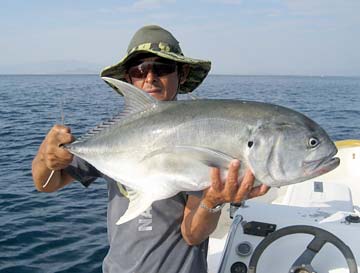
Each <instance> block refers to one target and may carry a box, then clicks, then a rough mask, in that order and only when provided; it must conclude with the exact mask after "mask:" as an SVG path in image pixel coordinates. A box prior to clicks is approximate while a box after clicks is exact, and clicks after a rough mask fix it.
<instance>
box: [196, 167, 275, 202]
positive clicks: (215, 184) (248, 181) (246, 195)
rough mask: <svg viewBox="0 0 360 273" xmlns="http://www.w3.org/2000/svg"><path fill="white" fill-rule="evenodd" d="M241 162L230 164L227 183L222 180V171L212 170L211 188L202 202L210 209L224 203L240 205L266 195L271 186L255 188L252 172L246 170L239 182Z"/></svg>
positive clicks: (205, 192)
mask: <svg viewBox="0 0 360 273" xmlns="http://www.w3.org/2000/svg"><path fill="white" fill-rule="evenodd" d="M239 168H240V161H239V160H233V161H232V162H231V163H230V166H229V171H228V175H227V178H226V181H222V180H221V175H220V169H218V168H212V169H211V175H210V176H211V186H210V187H209V188H208V189H206V190H205V191H204V196H203V199H202V202H203V204H204V205H205V206H207V207H208V208H213V207H215V206H216V205H219V204H223V203H230V202H232V203H240V202H241V201H243V200H245V199H250V198H253V197H257V196H261V195H264V194H265V193H267V192H268V190H269V188H270V187H269V186H266V185H260V186H257V187H254V181H255V177H254V175H253V174H252V173H251V171H250V170H246V173H245V176H244V178H243V179H242V181H241V182H240V183H239V182H238V172H239Z"/></svg>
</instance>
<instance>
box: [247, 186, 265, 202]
mask: <svg viewBox="0 0 360 273" xmlns="http://www.w3.org/2000/svg"><path fill="white" fill-rule="evenodd" d="M269 189H270V187H269V186H267V185H265V184H262V185H260V186H257V187H254V188H253V189H252V190H251V191H250V192H249V194H248V196H247V197H248V198H249V199H250V198H254V197H258V196H262V195H264V194H265V193H267V192H268V191H269Z"/></svg>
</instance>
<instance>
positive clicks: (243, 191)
mask: <svg viewBox="0 0 360 273" xmlns="http://www.w3.org/2000/svg"><path fill="white" fill-rule="evenodd" d="M254 182H255V177H254V175H253V174H252V172H251V171H250V170H246V172H245V176H244V178H243V179H242V181H241V183H240V187H239V189H238V191H237V192H236V195H235V198H234V201H235V202H241V201H243V200H244V199H246V198H247V196H248V194H249V193H250V192H251V190H252V188H253V186H254Z"/></svg>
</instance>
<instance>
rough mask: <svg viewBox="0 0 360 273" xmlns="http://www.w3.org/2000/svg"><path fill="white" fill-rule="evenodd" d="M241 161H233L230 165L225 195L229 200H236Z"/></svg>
mask: <svg viewBox="0 0 360 273" xmlns="http://www.w3.org/2000/svg"><path fill="white" fill-rule="evenodd" d="M239 168H240V161H239V160H233V161H231V163H230V166H229V171H228V175H227V178H226V183H225V195H226V199H227V200H232V199H234V196H235V195H236V192H237V191H238V188H239V183H238V175H239Z"/></svg>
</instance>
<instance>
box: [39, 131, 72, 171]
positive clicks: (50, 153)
mask: <svg viewBox="0 0 360 273" xmlns="http://www.w3.org/2000/svg"><path fill="white" fill-rule="evenodd" d="M74 140H75V138H74V136H73V135H72V134H71V130H70V128H69V127H65V126H62V125H55V126H54V127H53V128H51V130H50V131H49V133H48V134H47V136H46V137H45V140H44V141H43V143H42V144H41V146H40V149H39V152H40V153H41V155H40V156H41V158H42V160H43V161H44V163H45V165H46V167H47V168H48V169H50V170H61V169H64V168H66V167H67V166H68V165H69V164H70V163H71V161H72V159H73V155H72V154H71V153H70V152H69V151H67V150H65V149H64V148H62V147H61V145H63V144H67V143H71V142H73V141H74Z"/></svg>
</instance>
